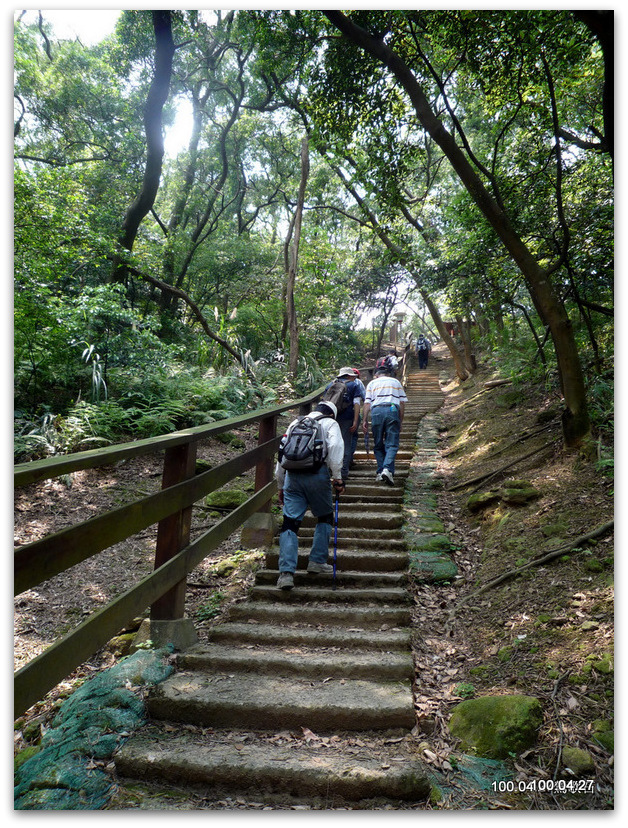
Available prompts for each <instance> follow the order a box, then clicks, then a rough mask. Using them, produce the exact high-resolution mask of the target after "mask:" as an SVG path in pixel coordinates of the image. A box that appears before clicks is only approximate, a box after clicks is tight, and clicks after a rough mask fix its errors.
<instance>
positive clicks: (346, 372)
mask: <svg viewBox="0 0 628 828" xmlns="http://www.w3.org/2000/svg"><path fill="white" fill-rule="evenodd" d="M338 376H339V377H355V371H354V370H353V368H341V369H340V371H338Z"/></svg>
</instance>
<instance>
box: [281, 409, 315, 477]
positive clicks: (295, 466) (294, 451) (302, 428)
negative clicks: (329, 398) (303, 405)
mask: <svg viewBox="0 0 628 828" xmlns="http://www.w3.org/2000/svg"><path fill="white" fill-rule="evenodd" d="M326 456H327V445H326V443H325V430H324V429H323V426H322V423H321V417H320V416H318V417H313V416H312V415H310V414H306V415H304V416H302V417H299V419H298V420H296V421H295V422H294V423H292V424H291V425H290V427H289V428H288V431H287V432H286V433H285V434H284V436H283V437H282V438H281V443H280V444H279V454H278V459H279V464H280V465H281V466H282V468H284V469H286V470H287V471H290V472H315V471H318V470H319V469H320V467H321V466H322V465H323V463H324V462H325V457H326Z"/></svg>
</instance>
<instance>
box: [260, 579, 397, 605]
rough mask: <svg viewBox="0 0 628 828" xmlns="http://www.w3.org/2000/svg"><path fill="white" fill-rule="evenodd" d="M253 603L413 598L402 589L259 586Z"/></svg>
mask: <svg viewBox="0 0 628 828" xmlns="http://www.w3.org/2000/svg"><path fill="white" fill-rule="evenodd" d="M249 599H250V600H251V601H285V602H286V603H292V602H293V601H294V602H295V603H297V604H306V603H309V602H312V601H326V602H327V603H333V604H337V603H346V604H365V603H371V602H377V603H380V602H381V603H382V604H408V603H411V602H412V596H411V595H410V593H409V592H408V590H407V589H403V588H402V587H389V588H382V587H373V588H371V589H369V588H365V589H360V588H357V589H349V588H343V589H332V588H331V587H294V589H277V587H276V586H274V585H273V586H270V585H263V584H257V585H256V586H254V587H252V589H251V591H250V592H249Z"/></svg>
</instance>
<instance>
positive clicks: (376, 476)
mask: <svg viewBox="0 0 628 828" xmlns="http://www.w3.org/2000/svg"><path fill="white" fill-rule="evenodd" d="M381 479H382V475H381V473H380V472H377V474H376V475H375V480H376V481H377V483H379V482H380V481H381Z"/></svg>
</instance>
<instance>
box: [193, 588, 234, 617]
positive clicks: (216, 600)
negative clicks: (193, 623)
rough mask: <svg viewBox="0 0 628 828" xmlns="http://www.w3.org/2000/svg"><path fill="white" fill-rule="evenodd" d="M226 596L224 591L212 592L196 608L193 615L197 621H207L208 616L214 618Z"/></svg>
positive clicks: (218, 613)
mask: <svg viewBox="0 0 628 828" xmlns="http://www.w3.org/2000/svg"><path fill="white" fill-rule="evenodd" d="M226 598H227V596H226V595H225V593H224V592H220V591H217V592H212V594H211V595H210V597H209V599H208V600H207V601H205V602H204V603H202V604H201V605H200V607H199V608H198V609H197V610H196V613H195V616H196V619H197V621H208V620H209V619H210V618H215V617H216V616H217V615H220V612H221V610H222V605H223V603H224V602H225V600H226Z"/></svg>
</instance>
